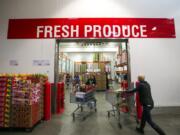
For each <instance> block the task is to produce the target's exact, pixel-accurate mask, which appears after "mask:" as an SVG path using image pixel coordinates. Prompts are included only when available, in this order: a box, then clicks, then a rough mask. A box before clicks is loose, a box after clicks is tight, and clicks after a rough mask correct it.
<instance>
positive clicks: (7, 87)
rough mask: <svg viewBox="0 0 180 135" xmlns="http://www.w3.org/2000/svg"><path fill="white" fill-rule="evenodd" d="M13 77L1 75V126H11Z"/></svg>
mask: <svg viewBox="0 0 180 135" xmlns="http://www.w3.org/2000/svg"><path fill="white" fill-rule="evenodd" d="M13 79H14V78H13V77H11V76H9V77H1V76H0V127H10V112H11V93H12V84H13Z"/></svg>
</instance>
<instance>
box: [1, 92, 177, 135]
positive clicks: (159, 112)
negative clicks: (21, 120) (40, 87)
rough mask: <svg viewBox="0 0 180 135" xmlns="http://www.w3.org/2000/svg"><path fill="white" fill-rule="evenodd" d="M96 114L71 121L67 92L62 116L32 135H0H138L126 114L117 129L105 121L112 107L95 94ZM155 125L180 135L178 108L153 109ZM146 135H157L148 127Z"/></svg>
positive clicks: (111, 121)
mask: <svg viewBox="0 0 180 135" xmlns="http://www.w3.org/2000/svg"><path fill="white" fill-rule="evenodd" d="M96 98H97V100H98V101H97V108H98V111H97V113H93V114H92V115H90V116H89V117H88V118H87V119H85V120H84V121H81V120H76V121H75V122H73V121H72V116H71V113H72V111H73V110H74V109H75V108H76V105H75V104H70V103H69V94H68V92H66V108H65V112H64V114H63V115H61V116H53V118H52V120H50V121H48V122H43V123H41V124H39V125H37V126H36V127H35V129H34V130H33V131H32V132H31V133H26V132H22V131H12V132H9V131H8V132H0V135H27V134H28V135H120V134H122V135H138V133H137V132H136V131H135V127H136V121H135V119H134V118H133V117H132V116H129V114H122V119H121V123H122V125H123V128H122V129H120V128H119V127H118V125H117V121H116V119H115V118H113V117H112V118H110V119H108V117H107V110H108V109H110V108H111V106H110V105H109V104H108V103H107V102H106V101H105V95H104V93H103V92H98V93H97V94H96ZM152 113H153V119H154V121H155V122H156V123H157V124H158V125H159V126H160V127H161V128H162V129H164V131H165V132H166V133H167V135H179V134H180V108H158V109H154V111H153V112H152ZM145 135H157V134H156V132H155V131H154V130H153V129H152V128H151V127H150V126H149V125H148V124H147V126H146V128H145Z"/></svg>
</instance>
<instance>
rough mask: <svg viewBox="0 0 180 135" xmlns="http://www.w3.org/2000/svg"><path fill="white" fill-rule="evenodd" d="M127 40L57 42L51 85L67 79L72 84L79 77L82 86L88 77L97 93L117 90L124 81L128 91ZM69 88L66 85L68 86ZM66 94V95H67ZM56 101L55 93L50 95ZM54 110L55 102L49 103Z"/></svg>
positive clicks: (129, 67)
mask: <svg viewBox="0 0 180 135" xmlns="http://www.w3.org/2000/svg"><path fill="white" fill-rule="evenodd" d="M129 50H130V48H129V44H128V39H57V40H56V47H55V59H54V83H55V84H57V83H58V82H60V81H61V82H64V83H65V90H67V89H66V88H68V86H67V83H68V82H67V81H66V76H67V75H70V77H71V83H70V90H72V87H73V84H72V81H73V79H74V76H75V75H78V76H79V77H80V81H81V84H83V83H86V81H87V78H88V76H91V75H93V76H95V77H96V82H97V84H96V91H100V90H101V91H106V90H107V89H111V88H112V87H116V88H119V87H121V86H122V85H123V84H122V82H123V80H124V78H126V81H127V85H125V86H124V87H127V88H130V87H131V66H130V52H129ZM68 85H69V84H68ZM66 94H68V93H66ZM52 95H53V97H56V91H54V93H53V94H52ZM52 108H53V110H54V111H55V110H56V100H55V99H54V101H52Z"/></svg>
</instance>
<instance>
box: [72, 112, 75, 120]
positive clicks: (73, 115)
mask: <svg viewBox="0 0 180 135" xmlns="http://www.w3.org/2000/svg"><path fill="white" fill-rule="evenodd" d="M72 117H73V121H75V114H74V113H73V114H72Z"/></svg>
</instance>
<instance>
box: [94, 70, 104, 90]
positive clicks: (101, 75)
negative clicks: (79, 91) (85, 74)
mask: <svg viewBox="0 0 180 135" xmlns="http://www.w3.org/2000/svg"><path fill="white" fill-rule="evenodd" d="M96 83H97V84H96V89H97V90H106V73H97V75H96Z"/></svg>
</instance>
